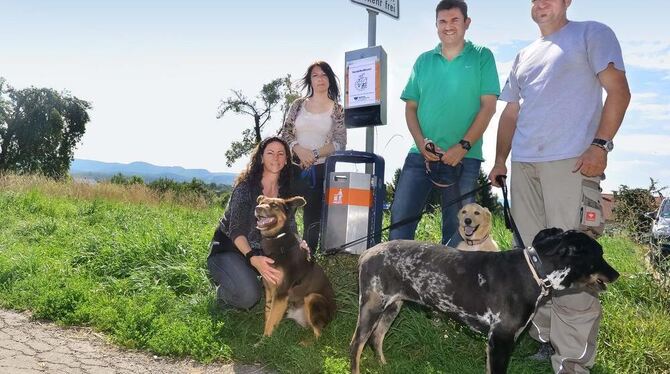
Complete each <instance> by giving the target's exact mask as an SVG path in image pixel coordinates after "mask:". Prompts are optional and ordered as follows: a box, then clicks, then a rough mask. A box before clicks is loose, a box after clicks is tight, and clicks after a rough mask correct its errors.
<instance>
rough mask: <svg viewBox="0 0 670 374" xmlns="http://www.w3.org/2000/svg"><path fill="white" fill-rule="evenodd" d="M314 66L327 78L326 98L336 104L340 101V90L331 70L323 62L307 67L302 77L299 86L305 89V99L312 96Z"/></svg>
mask: <svg viewBox="0 0 670 374" xmlns="http://www.w3.org/2000/svg"><path fill="white" fill-rule="evenodd" d="M315 66H318V67H320V68H321V70H323V72H324V73H326V76H327V77H328V97H329V98H330V99H331V100H333V101H334V102H338V101H339V100H340V88H339V87H338V80H337V76H335V73H333V69H332V68H331V67H330V65H328V63H327V62H325V61H316V62H314V63H312V64H311V65H309V67H308V68H307V73H305V76H304V77H302V84H301V85H302V88H306V89H307V97H312V96H313V95H314V91H313V90H312V69H314V67H315Z"/></svg>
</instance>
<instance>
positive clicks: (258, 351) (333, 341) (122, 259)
mask: <svg viewBox="0 0 670 374" xmlns="http://www.w3.org/2000/svg"><path fill="white" fill-rule="evenodd" d="M133 188H134V187H131V188H129V189H123V188H122V187H118V186H106V185H96V186H88V185H86V186H80V185H78V184H76V183H72V182H67V183H56V182H50V181H46V180H40V179H31V178H18V177H11V178H4V179H3V178H0V305H1V306H3V307H7V308H13V309H18V310H25V309H28V310H31V311H33V313H34V315H35V317H37V318H45V319H50V320H54V321H56V322H58V323H61V324H66V325H86V326H92V327H93V328H95V329H96V330H98V331H101V332H104V333H106V334H107V335H108V336H109V337H110V338H111V339H112V340H113V341H115V342H117V343H118V344H120V345H123V346H125V347H131V348H139V349H145V350H149V351H151V352H154V353H156V354H160V355H169V356H173V357H184V356H189V357H193V358H195V359H197V360H200V361H202V362H210V361H213V360H217V361H232V360H234V361H239V362H262V363H264V364H267V365H268V366H270V367H272V368H274V369H276V370H278V371H279V372H285V373H344V372H347V368H348V352H347V351H348V344H349V341H350V339H351V334H352V332H353V329H354V327H355V323H356V313H357V311H356V310H357V302H358V290H357V281H356V274H357V271H356V259H357V258H356V257H354V256H346V255H339V256H335V257H328V258H320V259H319V261H320V262H321V263H322V264H323V266H324V267H325V268H326V271H327V272H328V274H329V276H330V278H331V280H332V282H333V284H334V287H335V289H336V292H337V302H338V306H339V311H338V315H337V318H336V319H335V321H334V322H333V323H332V324H331V325H329V326H328V327H327V328H326V329H325V331H324V335H323V336H322V337H321V339H319V340H318V341H316V342H312V344H309V345H308V346H302V345H300V344H299V342H300V341H302V340H305V339H307V340H309V338H310V335H311V333H310V332H309V331H307V330H303V329H299V328H296V325H295V324H294V323H293V322H292V321H283V322H282V323H281V324H280V326H279V328H278V329H277V330H276V332H275V334H274V335H273V337H272V338H270V339H265V340H262V341H261V343H260V344H259V345H258V346H257V347H254V344H255V343H257V342H259V340H260V336H261V334H262V326H263V315H262V314H263V313H262V309H261V307H260V306H257V307H255V308H254V309H252V310H251V311H249V312H236V311H225V312H222V311H220V310H219V309H217V306H216V303H215V301H214V288H213V286H212V285H211V284H210V282H209V279H208V277H207V272H206V269H205V258H206V256H207V252H208V250H207V245H208V242H209V239H210V237H211V234H212V232H213V230H214V228H215V225H216V223H217V219H218V218H219V216H220V214H221V213H222V212H221V210H220V209H218V208H209V207H205V206H198V205H191V204H185V205H179V204H176V203H175V202H174V201H171V202H166V201H163V200H152V199H147V200H143V199H139V200H134V199H136V198H137V196H139V193H137V192H135V191H134V190H133ZM110 191H113V192H110ZM147 196H149V195H147ZM439 228H440V223H439V214H438V215H427V216H425V217H424V218H423V219H422V221H421V222H420V224H419V229H418V231H417V234H418V238H419V239H422V240H431V241H439V239H440V238H439V232H440V229H439ZM493 236H494V238H495V240H496V241H497V242H498V243H499V244H501V245H502V246H503V247H509V245H510V242H511V235H510V234H509V232H507V230H506V229H504V227H502V223H501V220H499V219H496V220H495V221H494V234H493ZM601 242H602V244H603V245H604V247H605V248H606V257H607V260H608V261H609V262H610V263H611V264H613V265H614V266H615V267H616V268H617V269H618V270H619V271H620V272H621V274H622V277H621V279H620V280H619V281H617V282H616V283H615V284H613V285H612V286H611V287H610V288H609V291H608V292H607V293H605V294H603V296H602V301H603V308H604V311H605V315H604V318H603V323H602V327H601V333H600V347H599V355H598V357H597V362H596V367H595V368H594V370H593V372H594V373H638V372H649V373H667V372H670V312H669V310H670V303H669V301H668V300H669V299H668V296H669V295H668V294H667V293H664V292H663V291H662V289H661V288H660V287H658V286H657V285H656V283H655V282H654V280H653V277H652V276H651V274H650V273H649V272H648V270H647V268H646V267H645V265H644V261H643V250H642V249H641V248H639V247H636V246H635V245H633V244H632V243H631V242H630V241H628V240H626V239H625V238H623V237H621V236H610V237H604V238H603V239H602V240H601ZM536 347H537V345H536V343H535V342H533V341H532V340H531V339H530V338H528V337H527V336H523V337H522V338H521V339H520V342H519V344H518V345H517V347H516V350H515V354H514V356H513V359H512V362H511V366H510V372H511V373H549V372H551V368H550V365H549V364H548V362H541V363H537V362H535V361H530V360H528V359H527V358H526V356H527V355H529V354H531V353H532V352H533V351H534V350H535V349H536ZM385 352H386V357H387V360H388V361H389V363H388V364H387V365H386V366H383V367H382V366H380V365H379V364H378V363H377V361H376V359H375V358H374V356H373V354H372V352H371V350H369V349H366V350H365V352H364V354H363V362H362V367H363V368H364V372H370V373H408V372H414V373H456V372H458V373H481V372H484V366H485V354H484V352H485V338H484V337H483V336H481V335H479V334H475V333H472V332H470V331H469V330H467V329H465V328H463V327H462V326H460V325H458V324H456V323H453V322H451V321H449V320H446V319H443V318H441V317H440V316H438V315H436V314H434V313H432V312H430V311H427V310H425V309H423V308H420V307H417V306H407V307H405V308H403V310H402V312H401V313H400V315H399V316H398V318H397V320H396V322H395V323H394V324H393V326H392V328H391V329H390V331H389V333H388V335H387V338H386V340H385Z"/></svg>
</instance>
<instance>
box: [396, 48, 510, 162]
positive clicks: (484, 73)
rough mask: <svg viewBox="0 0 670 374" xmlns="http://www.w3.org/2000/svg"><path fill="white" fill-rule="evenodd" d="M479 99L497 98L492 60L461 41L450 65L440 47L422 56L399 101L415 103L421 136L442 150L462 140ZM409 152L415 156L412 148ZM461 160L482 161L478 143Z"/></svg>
mask: <svg viewBox="0 0 670 374" xmlns="http://www.w3.org/2000/svg"><path fill="white" fill-rule="evenodd" d="M483 95H495V96H498V95H500V82H499V80H498V71H497V69H496V63H495V59H494V58H493V53H491V51H490V50H489V49H488V48H486V47H482V46H478V45H475V44H472V42H470V41H465V46H464V48H463V51H462V52H461V54H459V55H458V56H456V58H454V59H453V60H451V61H449V60H447V59H446V58H444V57H443V56H442V45H441V44H438V45H437V47H435V49H433V50H431V51H428V52H424V53H422V54H421V55H420V56H419V58H418V59H417V60H416V62H415V63H414V67H413V68H412V75H411V76H410V77H409V81H408V82H407V86H405V89H404V90H403V91H402V95H401V96H400V98H401V99H402V100H404V101H415V102H417V103H418V105H419V106H418V112H417V115H418V117H419V125H420V126H421V132H423V135H424V137H426V138H428V139H430V140H432V141H433V142H435V144H437V145H438V146H440V148H442V149H445V150H446V149H447V148H449V147H451V146H452V145H454V144H456V143H458V141H459V140H461V139H463V136H464V135H465V133H466V132H467V131H468V129H469V128H470V125H472V121H474V119H475V117H476V116H477V113H478V112H479V107H480V102H479V99H480V97H481V96H483ZM410 152H415V153H417V152H419V151H418V150H417V148H416V145H414V146H412V148H411V149H410ZM465 157H469V158H476V159H480V160H483V158H482V139H479V140H478V141H477V142H475V143H474V144H472V149H470V151H469V152H468V154H467V155H466V156H465Z"/></svg>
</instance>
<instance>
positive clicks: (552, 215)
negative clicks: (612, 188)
mask: <svg viewBox="0 0 670 374" xmlns="http://www.w3.org/2000/svg"><path fill="white" fill-rule="evenodd" d="M570 3H571V0H533V1H532V2H531V4H532V5H531V15H532V18H533V20H534V21H535V22H536V23H537V24H538V26H539V29H540V32H541V37H540V38H539V39H537V40H536V41H534V42H533V43H531V44H530V45H529V46H527V47H526V48H524V49H522V50H521V51H520V52H519V54H518V55H517V56H516V59H515V61H514V65H513V66H512V71H511V72H510V75H509V79H508V80H507V83H506V84H505V87H504V89H503V91H502V93H501V95H500V98H499V99H500V100H502V101H505V102H507V105H506V107H505V109H504V111H503V113H502V115H501V117H500V122H499V127H498V141H497V148H496V159H495V165H494V167H493V169H492V170H491V173H490V174H489V179H490V180H491V181H492V182H493V184H494V185H495V186H498V184H497V182H496V181H495V178H496V177H497V176H498V175H505V174H506V173H507V168H506V166H505V162H506V160H507V157H508V155H509V153H510V150H511V151H512V179H511V195H512V215H513V216H514V218H515V219H516V220H517V224H518V227H519V231H520V234H521V237H522V240H523V242H524V244H525V245H526V246H530V245H531V243H532V240H533V238H534V236H535V234H537V233H538V232H539V231H540V230H541V229H544V228H548V227H558V228H562V229H564V230H569V229H576V230H581V231H584V232H586V233H588V234H591V235H592V236H594V237H597V236H598V235H600V233H602V229H603V226H604V221H603V218H602V207H601V205H600V181H601V179H602V177H603V176H604V171H605V167H606V166H607V154H608V152H610V151H611V150H612V148H613V143H612V139H613V138H614V135H615V134H616V132H617V130H618V129H619V127H620V126H621V122H622V121H623V117H624V113H625V112H626V108H627V107H628V103H629V102H630V91H629V89H628V83H627V80H626V75H625V72H624V64H623V58H622V55H621V47H620V45H619V42H618V40H617V38H616V36H615V34H614V32H613V31H612V30H611V29H610V28H609V27H607V26H605V25H603V24H601V23H597V22H590V21H588V22H574V21H569V20H568V19H567V9H568V7H569V6H570ZM603 89H604V90H605V91H606V93H607V99H606V100H605V103H604V105H603V101H602V92H603ZM498 187H499V186H498ZM601 316H602V308H601V306H600V302H599V300H598V297H597V293H596V292H595V291H594V292H579V293H572V294H560V293H554V294H553V297H552V298H551V300H549V301H548V302H547V303H546V304H545V305H543V306H541V307H539V308H538V311H537V314H536V316H535V318H534V319H533V323H532V325H531V327H530V334H531V336H532V337H533V338H535V339H537V340H539V341H541V342H551V345H552V346H553V348H554V349H555V350H556V351H555V353H554V354H553V356H552V357H551V361H552V366H553V368H554V370H555V371H556V372H557V373H588V372H589V368H591V367H592V366H593V363H594V361H595V351H596V337H597V334H598V327H599V325H600V318H601Z"/></svg>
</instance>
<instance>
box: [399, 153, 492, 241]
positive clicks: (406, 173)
mask: <svg viewBox="0 0 670 374" xmlns="http://www.w3.org/2000/svg"><path fill="white" fill-rule="evenodd" d="M481 163H482V162H481V161H480V160H477V159H474V158H464V159H463V163H462V167H458V168H453V167H451V166H448V165H444V164H439V165H436V166H434V167H433V169H434V170H433V172H432V173H431V176H430V177H429V176H428V174H426V164H425V160H424V158H423V156H422V155H421V154H420V153H409V154H408V155H407V158H405V164H404V165H403V167H402V172H401V173H400V179H399V180H398V185H397V186H396V191H395V195H394V198H393V204H392V205H391V223H392V224H393V223H395V222H398V221H401V220H403V219H406V218H409V217H414V216H417V215H419V214H420V213H421V212H422V211H423V209H424V207H425V206H426V200H427V199H428V194H430V191H431V190H432V189H433V188H438V187H435V185H434V184H433V182H432V181H431V177H432V178H433V180H435V181H436V182H438V183H445V184H449V183H454V182H455V184H454V185H452V186H450V187H444V188H439V189H440V193H441V201H442V244H447V243H449V245H450V246H452V247H455V246H457V245H458V243H460V242H461V241H462V239H461V237H460V235H459V234H458V217H457V214H458V210H459V209H460V208H461V207H462V206H463V205H465V204H468V203H472V202H474V201H475V197H474V196H470V197H468V198H466V199H464V200H462V201H461V202H459V203H456V204H452V205H450V206H444V203H446V202H449V201H452V200H454V199H456V198H458V197H460V195H461V194H463V193H465V192H470V191H472V190H473V189H475V187H476V183H477V176H478V175H479V167H480V165H481ZM418 223H419V221H418V220H417V221H414V222H410V223H407V224H405V225H402V226H399V227H396V228H395V229H393V230H391V232H390V233H389V240H394V239H414V233H415V231H416V227H417V225H418Z"/></svg>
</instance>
